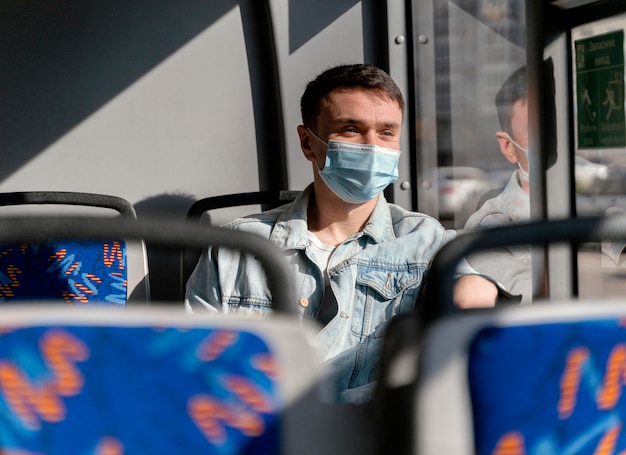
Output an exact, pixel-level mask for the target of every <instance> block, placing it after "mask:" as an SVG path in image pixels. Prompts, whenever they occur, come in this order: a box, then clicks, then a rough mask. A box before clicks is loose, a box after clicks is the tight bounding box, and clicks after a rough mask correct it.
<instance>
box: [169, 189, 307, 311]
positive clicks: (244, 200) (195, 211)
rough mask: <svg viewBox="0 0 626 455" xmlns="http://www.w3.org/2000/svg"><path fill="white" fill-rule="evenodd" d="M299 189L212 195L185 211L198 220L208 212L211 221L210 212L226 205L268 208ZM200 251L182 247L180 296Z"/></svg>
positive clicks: (277, 205)
mask: <svg viewBox="0 0 626 455" xmlns="http://www.w3.org/2000/svg"><path fill="white" fill-rule="evenodd" d="M300 193H301V192H300V191H286V190H266V191H256V192H250V193H234V194H225V195H221V196H212V197H207V198H203V199H199V200H197V201H196V202H194V203H193V204H192V206H191V207H190V208H189V210H188V211H187V219H189V220H199V219H200V218H201V217H202V216H203V215H206V214H208V216H209V218H208V221H211V217H210V213H209V212H211V211H212V210H218V209H223V208H228V207H243V206H248V205H260V206H261V208H262V210H263V211H265V210H270V209H273V208H276V207H279V206H281V205H284V204H288V203H289V202H292V201H293V200H294V199H295V198H296V197H298V195H299V194H300ZM201 253H202V251H201V250H198V249H197V248H184V249H182V250H181V256H180V298H181V300H182V299H183V298H184V297H185V286H186V284H187V280H188V279H189V277H190V276H191V273H192V272H193V270H194V268H195V267H196V264H197V263H198V259H200V255H201Z"/></svg>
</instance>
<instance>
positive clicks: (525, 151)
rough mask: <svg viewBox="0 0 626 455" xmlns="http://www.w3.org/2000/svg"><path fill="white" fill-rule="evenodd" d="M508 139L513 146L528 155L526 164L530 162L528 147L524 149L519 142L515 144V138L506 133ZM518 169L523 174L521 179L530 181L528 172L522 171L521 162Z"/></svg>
mask: <svg viewBox="0 0 626 455" xmlns="http://www.w3.org/2000/svg"><path fill="white" fill-rule="evenodd" d="M505 134H506V137H507V139H508V140H509V141H510V142H511V144H513V145H514V146H515V147H517V148H518V149H520V150H521V151H522V152H524V153H525V154H526V162H528V161H529V158H528V147H522V146H521V145H519V144H518V143H517V142H515V141H514V140H513V138H512V137H511V136H510V135H509V133H505ZM517 167H518V168H519V171H520V172H521V174H522V175H521V177H522V178H523V179H524V180H526V181H529V180H530V177H529V176H528V172H526V171H525V170H524V169H522V166H521V165H520V164H519V162H518V163H517Z"/></svg>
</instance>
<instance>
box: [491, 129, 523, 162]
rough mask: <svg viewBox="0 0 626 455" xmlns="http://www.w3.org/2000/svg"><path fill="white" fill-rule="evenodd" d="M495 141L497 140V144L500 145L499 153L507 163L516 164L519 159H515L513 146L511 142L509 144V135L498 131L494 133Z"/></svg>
mask: <svg viewBox="0 0 626 455" xmlns="http://www.w3.org/2000/svg"><path fill="white" fill-rule="evenodd" d="M496 139H497V140H498V144H499V145H500V151H501V152H502V154H503V155H504V157H505V158H506V159H507V161H508V162H509V163H513V164H516V163H517V162H518V161H519V159H518V158H517V152H516V150H515V145H513V142H511V139H510V138H509V135H508V134H507V133H505V132H504V131H498V132H497V133H496Z"/></svg>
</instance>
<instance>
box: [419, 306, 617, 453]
mask: <svg viewBox="0 0 626 455" xmlns="http://www.w3.org/2000/svg"><path fill="white" fill-rule="evenodd" d="M625 319H626V305H624V303H623V302H621V301H617V300H616V301H613V302H606V301H605V302H600V301H598V302H587V303H584V304H583V303H579V304H576V305H572V304H571V303H569V302H564V303H562V304H557V303H551V304H549V305H546V304H537V305H534V306H532V307H508V308H504V309H502V310H500V311H497V312H491V313H482V314H476V315H472V316H468V317H464V316H460V317H456V318H448V319H445V320H443V321H441V322H439V323H436V324H435V325H434V326H433V327H432V330H431V331H429V333H428V335H427V337H426V339H425V340H424V344H423V347H422V352H421V358H420V364H419V379H418V386H417V390H418V393H417V396H416V397H415V398H416V399H415V402H414V405H415V409H416V421H417V422H418V424H417V425H416V427H417V431H416V433H415V435H414V439H413V444H414V445H413V452H411V453H419V454H440V453H459V454H462V453H467V454H470V453H477V454H493V455H505V454H506V455H522V454H539V453H547V454H557V453H606V454H608V453H615V454H617V453H622V451H624V450H625V449H626V434H624V433H623V431H621V430H622V422H623V419H624V411H623V410H624V406H623V398H622V387H623V386H624V385H625V383H624V380H623V378H624V372H625V371H626V370H625V368H626V363H625V359H626V357H625V356H626V331H625V330H624V320H625Z"/></svg>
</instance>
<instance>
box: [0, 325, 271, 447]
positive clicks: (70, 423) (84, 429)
mask: <svg viewBox="0 0 626 455" xmlns="http://www.w3.org/2000/svg"><path fill="white" fill-rule="evenodd" d="M276 363H277V361H276V360H275V358H274V356H273V353H272V352H271V351H270V350H269V348H268V346H267V344H266V343H265V341H264V340H263V339H261V338H260V337H259V336H258V335H256V334H254V333H251V332H248V331H244V330H229V329H218V328H184V329H181V328H178V327H149V326H132V327H119V326H107V325H104V326H95V327H94V326H81V325H77V326H53V325H51V326H47V327H41V326H39V327H37V326H35V327H21V328H15V329H11V328H10V327H8V328H3V330H2V333H1V334H0V409H2V412H0V452H1V453H15V454H17V453H22V454H25V453H33V454H34V453H47V454H49V455H54V454H59V455H66V454H94V455H104V454H107V455H122V454H127V455H128V454H174V453H205V454H275V453H278V452H279V449H280V447H279V445H280V439H279V438H280V434H279V432H280V429H279V419H278V414H279V412H280V410H281V404H280V403H279V395H278V390H279V382H278V380H277V373H278V371H277V369H278V365H277V364H276Z"/></svg>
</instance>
